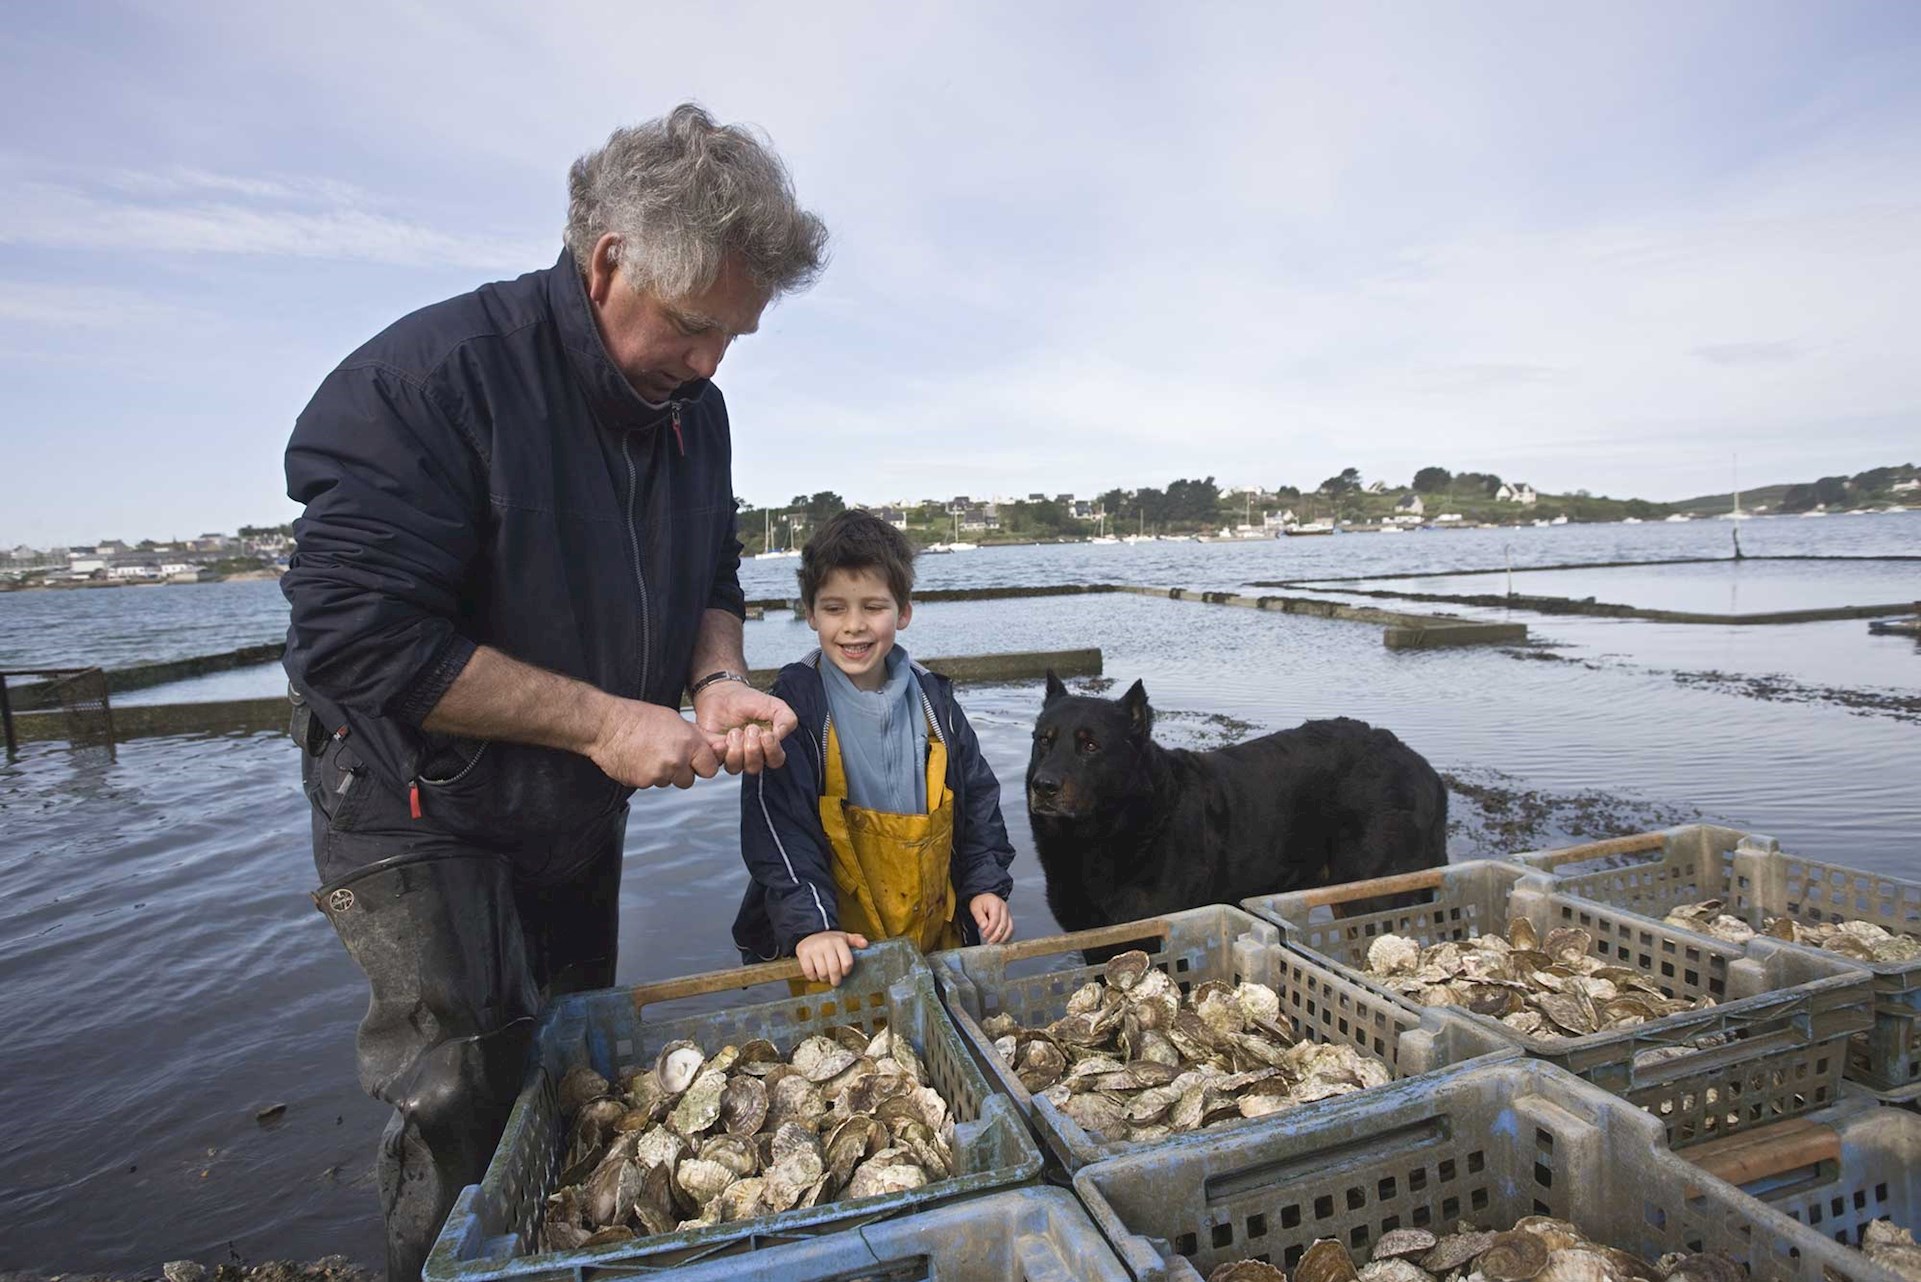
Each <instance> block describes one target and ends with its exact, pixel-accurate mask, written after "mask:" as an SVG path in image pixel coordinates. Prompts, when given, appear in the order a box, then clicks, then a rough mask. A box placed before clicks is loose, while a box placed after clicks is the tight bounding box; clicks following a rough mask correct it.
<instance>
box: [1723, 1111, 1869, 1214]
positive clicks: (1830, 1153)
mask: <svg viewBox="0 0 1921 1282" xmlns="http://www.w3.org/2000/svg"><path fill="white" fill-rule="evenodd" d="M1687 1157H1688V1160H1689V1161H1691V1162H1693V1163H1694V1164H1695V1165H1696V1166H1698V1167H1700V1168H1701V1169H1702V1170H1704V1171H1706V1172H1707V1173H1708V1174H1709V1175H1712V1176H1714V1177H1715V1178H1716V1179H1721V1180H1726V1181H1727V1182H1728V1183H1729V1184H1733V1185H1735V1186H1736V1187H1739V1188H1745V1187H1747V1186H1748V1185H1750V1184H1754V1183H1757V1182H1758V1181H1761V1180H1770V1179H1774V1178H1775V1177H1777V1176H1780V1175H1785V1174H1787V1173H1788V1172H1789V1171H1798V1170H1801V1169H1803V1168H1805V1167H1815V1166H1819V1165H1820V1164H1821V1163H1822V1162H1838V1161H1840V1159H1841V1136H1840V1134H1839V1132H1837V1131H1836V1130H1835V1129H1834V1128H1833V1127H1832V1126H1823V1125H1822V1124H1821V1123H1819V1122H1811V1121H1809V1120H1808V1119H1807V1118H1805V1117H1795V1118H1789V1119H1788V1120H1787V1121H1785V1122H1776V1123H1775V1124H1774V1125H1772V1126H1763V1127H1761V1128H1760V1129H1758V1130H1753V1131H1743V1132H1741V1133H1740V1134H1738V1135H1730V1136H1728V1137H1726V1138H1725V1139H1718V1140H1709V1141H1708V1142H1707V1143H1705V1144H1697V1145H1694V1146H1693V1147H1691V1148H1690V1149H1689V1150H1688V1153H1687ZM1688 1196H1689V1197H1698V1196H1700V1191H1699V1189H1697V1188H1692V1187H1691V1188H1689V1189H1688Z"/></svg>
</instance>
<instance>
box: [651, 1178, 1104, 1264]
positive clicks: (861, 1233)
mask: <svg viewBox="0 0 1921 1282" xmlns="http://www.w3.org/2000/svg"><path fill="white" fill-rule="evenodd" d="M621 1271H622V1272H623V1273H627V1274H630V1275H631V1274H632V1273H633V1270H631V1269H626V1268H623V1269H622V1270H621ZM649 1275H651V1273H650V1272H647V1271H643V1273H642V1276H649ZM672 1276H673V1278H674V1279H675V1282H855V1280H857V1279H858V1280H862V1282H1080V1280H1082V1279H1085V1280H1086V1282H1130V1280H1129V1278H1128V1273H1127V1270H1126V1269H1125V1268H1124V1267H1122V1265H1121V1261H1120V1257H1119V1256H1117V1255H1115V1254H1114V1248H1112V1247H1110V1246H1109V1245H1108V1244H1107V1239H1105V1238H1103V1237H1102V1236H1101V1231H1100V1230H1099V1229H1097V1228H1095V1227H1094V1222H1093V1221H1092V1220H1090V1219H1088V1218H1087V1212H1086V1211H1084V1210H1082V1209H1081V1205H1080V1203H1079V1202H1076V1201H1075V1200H1074V1195H1073V1194H1072V1193H1069V1192H1068V1191H1067V1190H1066V1189H1055V1188H1029V1189H1010V1190H1008V1191H1006V1192H1003V1193H989V1194H987V1195H985V1196H984V1197H977V1198H970V1199H969V1200H967V1201H965V1202H958V1203H955V1204H954V1205H952V1206H943V1207H938V1208H936V1209H934V1210H931V1211H919V1212H916V1213H915V1214H912V1215H903V1216H900V1217H898V1218H896V1219H892V1220H888V1221H885V1222H884V1223H880V1224H870V1225H866V1226H863V1227H860V1228H849V1229H842V1230H839V1231H837V1232H833V1233H828V1234H824V1235H822V1236H820V1237H815V1238H809V1239H807V1240H805V1241H799V1242H788V1243H784V1244H781V1245H778V1246H766V1247H762V1248H761V1249H760V1250H757V1251H754V1252H752V1253H751V1254H747V1255H727V1256H722V1257H720V1258H716V1259H712V1260H707V1261H705V1262H703V1263H700V1264H694V1265H686V1266H683V1267H681V1268H679V1269H675V1270H673V1272H672Z"/></svg>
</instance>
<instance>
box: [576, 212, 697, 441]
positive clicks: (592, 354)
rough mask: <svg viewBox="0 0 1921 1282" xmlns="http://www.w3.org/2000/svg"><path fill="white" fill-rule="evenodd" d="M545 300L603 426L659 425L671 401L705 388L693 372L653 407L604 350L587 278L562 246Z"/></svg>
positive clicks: (680, 400) (615, 428) (677, 402)
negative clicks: (669, 396) (667, 399)
mask: <svg viewBox="0 0 1921 1282" xmlns="http://www.w3.org/2000/svg"><path fill="white" fill-rule="evenodd" d="M547 301H548V306H549V307H550V308H551V310H552V311H553V315H554V321H555V323H556V325H557V326H558V327H559V333H560V343H561V346H562V347H563V348H565V349H566V352H567V363H568V365H569V366H571V367H572V369H573V373H574V380H575V381H576V382H577V383H579V384H580V390H581V391H582V392H583V393H585V394H586V397H587V403H588V405H589V406H590V407H591V408H592V409H593V412H594V418H595V419H596V420H598V421H599V423H600V425H601V426H602V427H604V428H607V429H609V430H611V431H617V432H618V431H635V430H638V429H642V428H653V427H658V426H660V424H662V423H664V422H666V421H667V416H668V413H669V411H670V410H671V409H672V408H673V407H674V406H675V405H686V404H689V403H691V402H693V401H697V400H699V399H700V398H701V397H702V396H703V395H705V394H706V391H707V387H708V381H707V380H706V379H704V378H698V379H695V380H694V381H693V382H691V383H683V384H681V385H680V386H679V387H677V388H675V389H674V395H673V399H672V400H671V401H670V402H669V403H668V404H666V405H662V406H659V407H655V406H652V405H649V404H648V403H647V402H646V401H643V400H642V399H640V393H638V392H636V391H635V390H634V389H633V385H632V384H630V383H628V381H627V376H626V375H624V374H622V373H621V372H620V367H619V366H617V365H615V364H614V359H613V357H611V356H609V355H608V354H607V344H606V343H604V342H602V341H601V337H600V326H599V325H597V324H595V322H594V310H593V306H592V304H590V303H589V302H588V301H587V282H586V281H584V280H582V279H581V275H580V269H579V268H578V267H576V266H575V265H574V256H573V254H572V253H571V252H569V251H568V250H566V249H562V250H561V251H560V259H559V261H557V262H556V263H555V264H554V265H553V267H552V268H550V269H549V270H548V272H547Z"/></svg>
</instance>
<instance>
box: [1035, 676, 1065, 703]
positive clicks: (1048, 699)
mask: <svg viewBox="0 0 1921 1282" xmlns="http://www.w3.org/2000/svg"><path fill="white" fill-rule="evenodd" d="M1066 697H1067V686H1066V685H1065V684H1063V683H1062V681H1061V679H1060V678H1059V677H1057V676H1055V675H1054V669H1052V668H1049V669H1048V670H1047V694H1046V696H1045V697H1044V698H1042V699H1041V706H1042V707H1043V708H1044V707H1046V706H1047V705H1048V704H1050V703H1052V702H1054V700H1056V699H1064V698H1066Z"/></svg>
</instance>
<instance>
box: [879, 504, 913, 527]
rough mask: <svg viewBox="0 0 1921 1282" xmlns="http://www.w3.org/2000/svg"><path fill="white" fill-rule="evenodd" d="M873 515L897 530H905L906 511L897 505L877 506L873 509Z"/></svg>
mask: <svg viewBox="0 0 1921 1282" xmlns="http://www.w3.org/2000/svg"><path fill="white" fill-rule="evenodd" d="M874 515H875V516H878V517H879V518H880V519H881V520H883V521H885V522H887V523H888V524H889V525H891V526H893V527H894V528H895V529H897V530H905V529H906V528H907V513H905V512H903V511H901V510H900V509H899V508H897V507H877V508H875V509H874Z"/></svg>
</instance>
